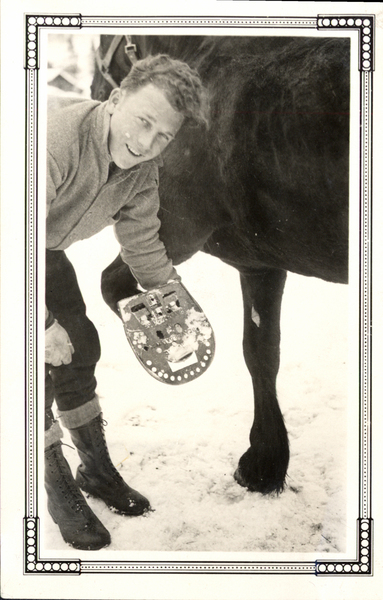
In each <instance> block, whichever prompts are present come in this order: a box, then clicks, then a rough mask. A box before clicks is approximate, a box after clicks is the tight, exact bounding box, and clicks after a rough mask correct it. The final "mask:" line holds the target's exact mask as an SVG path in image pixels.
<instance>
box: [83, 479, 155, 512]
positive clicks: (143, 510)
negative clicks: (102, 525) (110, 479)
mask: <svg viewBox="0 0 383 600" xmlns="http://www.w3.org/2000/svg"><path fill="white" fill-rule="evenodd" d="M77 483H78V486H79V487H80V488H81V489H82V491H83V492H85V494H87V495H88V496H89V497H90V498H94V499H95V500H101V501H102V502H104V504H106V506H107V507H108V508H109V510H110V511H111V512H113V513H115V514H116V515H121V516H125V517H140V516H142V515H144V514H145V513H147V512H150V511H151V510H152V509H151V508H150V505H149V506H148V507H147V508H143V509H138V510H131V511H129V512H128V511H123V510H120V509H119V508H116V507H115V506H113V504H110V503H109V502H107V501H106V500H105V499H104V498H102V497H101V496H98V495H97V494H95V493H94V491H93V490H90V489H89V488H87V487H86V485H81V483H80V482H79V481H77Z"/></svg>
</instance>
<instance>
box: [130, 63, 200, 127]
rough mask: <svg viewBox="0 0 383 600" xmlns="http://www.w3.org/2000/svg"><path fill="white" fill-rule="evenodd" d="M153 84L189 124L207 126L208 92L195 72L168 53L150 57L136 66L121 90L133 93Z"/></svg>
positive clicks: (135, 64)
mask: <svg viewBox="0 0 383 600" xmlns="http://www.w3.org/2000/svg"><path fill="white" fill-rule="evenodd" d="M150 83H151V84H153V85H155V86H156V87H158V88H159V89H160V90H162V91H163V92H164V94H165V97H166V99H167V100H168V102H169V104H170V105H171V106H172V107H173V108H174V110H176V111H178V112H180V113H181V114H183V116H184V117H185V119H186V120H187V121H189V122H191V123H194V124H197V125H201V124H204V125H207V123H208V100H207V93H206V90H205V88H204V87H203V85H202V82H201V79H200V76H199V75H198V73H197V71H196V70H195V69H192V68H191V67H189V65H188V64H186V63H185V62H182V61H180V60H175V59H173V58H170V57H169V56H168V55H167V54H157V55H156V56H147V57H146V58H144V59H143V60H139V61H137V62H136V63H134V65H133V67H132V69H131V70H130V72H129V73H128V75H127V76H126V77H125V78H124V79H123V80H122V81H121V85H120V88H121V90H123V91H127V92H129V91H130V92H132V91H134V90H137V89H138V88H141V87H143V86H145V85H148V84H150Z"/></svg>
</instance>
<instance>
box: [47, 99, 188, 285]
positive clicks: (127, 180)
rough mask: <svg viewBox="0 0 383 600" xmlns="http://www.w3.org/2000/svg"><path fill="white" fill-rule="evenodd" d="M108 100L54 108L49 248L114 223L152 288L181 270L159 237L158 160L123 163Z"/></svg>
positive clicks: (125, 253) (127, 258)
mask: <svg viewBox="0 0 383 600" xmlns="http://www.w3.org/2000/svg"><path fill="white" fill-rule="evenodd" d="M109 122H110V115H109V114H108V112H107V111H106V102H104V103H102V104H101V103H99V102H94V101H81V102H78V101H74V102H73V103H70V105H69V106H67V107H66V108H63V109H60V110H54V111H48V132H47V198H46V199H47V220H46V240H47V248H48V249H49V250H65V249H66V248H68V247H69V246H70V245H71V244H73V243H74V242H76V241H78V240H83V239H86V238H89V237H91V236H93V235H95V234H96V233H98V232H99V231H101V230H102V229H103V228H104V227H106V226H108V225H113V227H114V232H115V235H116V238H117V240H118V242H119V243H120V246H121V257H122V259H123V261H124V262H125V263H126V264H128V265H129V267H130V269H131V271H132V273H133V275H134V276H135V278H136V279H137V281H138V282H139V283H140V284H141V286H143V287H144V288H146V289H150V288H152V287H155V286H157V285H160V284H163V283H166V282H167V281H168V280H169V279H172V278H174V277H177V278H178V276H177V273H176V271H175V269H174V268H173V265H172V262H171V260H170V259H169V258H168V256H167V253H166V249H165V246H164V244H163V243H162V242H161V240H160V239H159V235H158V231H159V228H160V221H159V219H158V216H157V213H158V210H159V196H158V164H159V163H160V160H159V159H155V160H150V161H147V162H143V163H140V164H138V165H136V166H135V167H133V168H131V169H126V170H123V169H119V168H118V167H116V166H115V165H114V163H112V158H111V156H110V154H109V150H108V133H109Z"/></svg>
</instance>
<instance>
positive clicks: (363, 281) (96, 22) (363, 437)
mask: <svg viewBox="0 0 383 600" xmlns="http://www.w3.org/2000/svg"><path fill="white" fill-rule="evenodd" d="M185 26H186V27H198V28H201V29H202V28H204V27H205V28H206V27H209V28H214V27H220V28H228V29H230V28H236V27H237V28H238V27H241V28H249V29H251V30H252V31H254V30H256V29H261V28H262V29H265V28H273V29H275V30H278V28H279V29H281V28H291V29H292V30H294V29H301V30H302V29H307V30H327V31H329V32H331V31H333V30H336V29H342V30H346V31H355V30H356V31H357V32H358V49H359V77H360V142H359V144H360V146H359V152H360V154H359V160H360V190H359V210H360V239H359V261H360V269H359V318H360V329H359V340H360V341H359V361H360V363H359V364H360V371H359V388H360V389H359V435H360V440H359V466H358V468H359V513H358V518H357V524H356V529H357V539H356V547H355V555H354V556H353V557H350V559H346V560H344V559H342V560H339V561H337V560H327V561H325V560H316V561H307V562H299V561H282V562H276V561H270V562H267V561H265V562H252V561H243V562H240V561H239V562H232V561H222V562H217V561H188V562H185V561H97V560H92V561H87V560H84V561H83V560H57V559H53V560H50V559H49V558H45V557H42V556H41V555H40V548H39V517H38V503H37V496H38V494H37V474H38V473H37V472H38V468H37V408H36V395H37V372H38V369H37V355H38V352H37V350H38V340H37V322H38V319H37V292H38V290H37V286H38V284H37V281H38V261H37V227H36V222H37V214H38V204H37V197H38V196H37V184H38V173H37V171H38V161H37V147H38V86H39V41H40V31H41V30H42V29H47V28H49V29H51V30H52V31H53V30H55V29H56V30H59V29H60V30H66V31H69V30H70V29H79V28H86V27H88V28H97V27H100V28H101V27H102V28H110V29H111V30H112V29H113V28H118V27H128V28H134V27H146V28H148V29H150V28H151V27H156V28H161V27H166V28H169V27H177V28H179V27H185ZM374 35H375V16H374V15H368V16H366V15H363V16H357V15H349V16H347V15H338V16H333V15H318V16H317V17H316V18H306V17H304V18H300V17H288V18H286V17H281V18H253V17H249V18H215V17H214V18H194V17H191V18H189V17H188V18H176V17H169V18H157V17H152V18H146V17H145V18H128V17H126V18H125V17H120V18H116V17H113V18H108V17H97V16H95V17H88V16H83V15H80V14H62V15H58V14H51V15H47V14H44V15H42V14H27V15H25V71H26V166H25V169H26V195H25V228H26V253H25V260H26V276H25V323H26V340H25V343H26V363H25V381H26V389H25V419H26V425H25V430H26V431H25V433H26V438H25V439H26V461H25V464H26V491H25V518H24V530H25V536H24V574H26V575H28V574H35V575H36V574H41V575H43V574H60V575H61V574H69V575H80V574H85V573H103V574H105V573H117V572H118V573H137V572H140V573H153V572H154V573H167V574H169V573H188V574H191V573H198V574H201V573H202V574H203V573H207V574H229V573H230V574H239V573H240V574H295V575H297V574H302V575H304V574H306V575H307V574H309V575H317V576H336V575H342V576H345V575H354V576H356V575H358V576H366V575H372V572H373V531H372V529H373V521H372V517H371V335H370V330H371V304H372V279H371V272H372V266H371V258H372V244H371V241H372V235H371V234H372V185H371V181H372V114H373V110H372V105H373V96H372V91H373V71H374Z"/></svg>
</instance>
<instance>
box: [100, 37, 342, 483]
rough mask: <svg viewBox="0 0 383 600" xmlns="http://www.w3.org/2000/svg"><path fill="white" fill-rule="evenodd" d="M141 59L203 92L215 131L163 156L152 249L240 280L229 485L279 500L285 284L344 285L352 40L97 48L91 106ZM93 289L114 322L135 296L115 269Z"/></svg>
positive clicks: (151, 40)
mask: <svg viewBox="0 0 383 600" xmlns="http://www.w3.org/2000/svg"><path fill="white" fill-rule="evenodd" d="M148 54H151V55H155V54H168V55H169V56H171V57H172V58H176V59H179V60H183V61H185V62H187V63H188V64H189V65H190V66H191V67H193V68H195V69H196V70H197V71H198V73H199V74H200V76H201V78H202V81H203V83H204V85H205V87H206V89H207V92H208V96H209V102H210V125H209V127H208V128H203V129H201V128H191V127H188V126H187V125H185V126H184V127H183V128H181V130H180V132H179V133H178V135H177V136H176V139H175V140H174V141H173V142H172V144H170V145H169V146H168V148H167V149H166V151H165V152H164V154H163V167H162V169H161V170H160V185H159V194H160V204H161V208H160V212H159V217H160V220H161V229H160V237H161V239H162V240H163V242H164V244H165V246H166V248H167V252H168V254H169V256H170V257H171V258H172V260H173V262H174V264H175V265H178V264H180V263H181V262H183V261H185V260H186V259H188V258H190V257H191V256H192V255H193V254H195V253H196V252H197V251H202V252H205V253H208V254H210V255H213V256H215V257H218V258H219V259H221V260H222V261H224V262H225V263H227V264H229V265H231V266H233V267H235V268H236V269H237V270H238V271H239V274H240V284H241V289H242V296H243V308H244V329H243V354H244V360H245V363H246V366H247V369H248V371H249V374H250V376H251V379H252V383H253V390H254V421H253V423H252V426H251V430H250V435H249V440H250V446H249V447H248V449H247V450H246V451H245V452H244V454H243V455H242V456H241V458H240V459H239V463H238V466H237V468H236V471H235V473H234V478H235V480H236V481H237V482H238V483H239V484H240V485H242V486H244V487H246V488H247V489H248V490H250V491H253V492H259V493H261V494H272V493H276V494H279V493H281V492H282V491H283V490H284V488H285V485H286V476H287V470H288V464H289V441H288V434H287V431H286V426H285V422H284V419H283V416H282V413H281V409H280V406H279V403H278V399H277V394H276V379H277V374H278V369H279V362H280V312H281V301H282V294H283V289H284V285H285V280H286V275H287V272H289V271H290V272H293V273H297V274H300V275H304V276H309V277H317V278H321V279H323V280H325V281H329V282H336V283H347V281H348V203H349V200H348V198H349V189H348V186H349V184H348V180H349V158H348V154H349V98H350V46H349V40H347V39H344V38H338V39H335V38H316V37H293V36H292V37H276V36H273V37H269V36H262V37H261V36H258V37H257V36H248V37H246V36H244V37H242V36H241V37H237V36H194V35H192V36H178V35H177V36H173V35H171V36H157V35H147V36H141V35H137V36H131V37H128V36H110V35H101V36H100V47H99V49H98V60H97V65H96V68H95V74H94V78H93V82H92V87H91V95H92V98H93V99H97V100H100V101H105V100H106V99H107V98H108V97H109V94H110V91H111V90H112V89H113V87H116V86H118V85H119V83H120V82H121V80H122V78H123V77H124V76H125V75H126V74H127V73H128V72H129V70H130V68H131V66H132V63H133V62H134V61H135V60H137V59H140V58H143V57H145V56H147V55H148ZM101 287H102V295H103V298H104V300H105V301H106V302H107V304H108V305H109V306H110V307H111V309H112V310H114V311H115V312H116V314H118V311H117V307H116V305H117V302H118V301H119V300H120V299H122V298H126V297H128V296H131V295H133V294H136V293H138V290H137V284H136V280H135V279H134V277H133V276H132V274H131V272H130V270H129V267H128V266H127V265H126V264H124V263H123V262H122V260H121V258H120V257H119V256H118V257H117V258H116V259H115V260H114V261H113V262H112V264H111V265H109V266H108V267H107V268H106V269H105V270H104V271H103V273H102V278H101Z"/></svg>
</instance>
